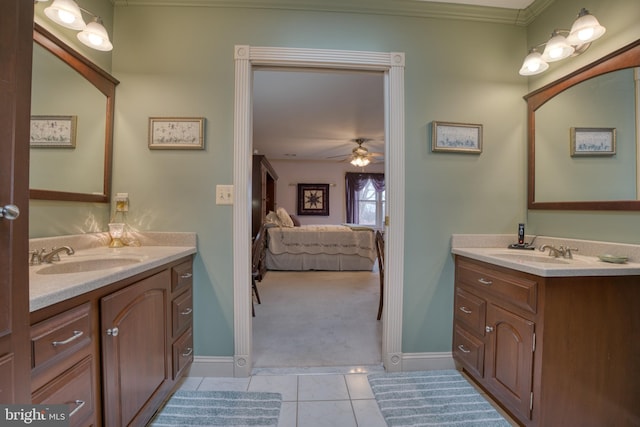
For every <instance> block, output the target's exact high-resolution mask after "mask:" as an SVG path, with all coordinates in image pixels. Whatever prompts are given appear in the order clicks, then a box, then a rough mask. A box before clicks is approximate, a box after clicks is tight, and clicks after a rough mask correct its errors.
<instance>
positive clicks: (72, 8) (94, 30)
mask: <svg viewBox="0 0 640 427" xmlns="http://www.w3.org/2000/svg"><path fill="white" fill-rule="evenodd" d="M37 1H47V0H37ZM82 12H84V13H86V14H87V15H90V16H91V17H92V18H93V20H92V21H91V22H89V24H86V23H85V22H84V19H83V18H82ZM44 14H45V15H46V16H47V18H49V19H51V20H52V21H53V22H55V23H56V24H59V25H62V26H63V27H65V28H69V29H71V30H76V31H80V32H79V33H78V40H80V41H81V42H82V44H84V45H86V46H89V47H90V48H92V49H96V50H101V51H110V50H112V49H113V45H112V44H111V41H110V40H109V34H107V30H106V29H105V28H104V25H102V19H100V17H99V16H97V15H94V14H93V13H91V12H89V11H88V10H86V9H83V8H81V7H80V6H78V4H77V3H76V2H75V1H74V0H53V2H52V3H51V5H50V6H49V7H47V8H45V10H44Z"/></svg>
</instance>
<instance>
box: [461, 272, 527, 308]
mask: <svg viewBox="0 0 640 427" xmlns="http://www.w3.org/2000/svg"><path fill="white" fill-rule="evenodd" d="M456 280H457V281H459V282H460V283H461V284H463V285H467V286H470V287H472V288H473V289H477V290H478V291H479V292H486V293H489V294H491V295H494V296H497V297H500V298H502V299H503V300H505V301H507V302H509V303H510V304H513V305H515V306H517V307H520V308H523V309H525V310H527V311H530V312H532V313H535V312H536V309H537V301H538V292H537V291H538V283H537V282H536V281H534V280H529V279H527V278H525V277H521V276H519V275H515V274H508V273H506V272H503V271H500V270H497V269H493V268H491V267H490V266H489V265H488V264H482V265H480V264H475V263H471V262H468V261H466V260H464V259H460V260H459V261H458V262H457V267H456Z"/></svg>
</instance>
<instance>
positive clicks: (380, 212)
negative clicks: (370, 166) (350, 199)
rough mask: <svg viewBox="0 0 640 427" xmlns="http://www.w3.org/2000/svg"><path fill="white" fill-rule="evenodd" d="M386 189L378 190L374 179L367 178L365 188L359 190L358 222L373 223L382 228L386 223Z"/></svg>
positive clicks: (374, 225)
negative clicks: (374, 184)
mask: <svg viewBox="0 0 640 427" xmlns="http://www.w3.org/2000/svg"><path fill="white" fill-rule="evenodd" d="M384 192H385V191H384V190H381V191H377V190H376V188H375V187H374V186H373V181H371V180H370V179H368V180H367V183H366V184H365V186H364V188H362V190H360V191H358V193H357V196H356V197H357V199H358V221H357V224H362V225H371V226H373V227H376V228H382V227H383V224H384V211H385V203H384Z"/></svg>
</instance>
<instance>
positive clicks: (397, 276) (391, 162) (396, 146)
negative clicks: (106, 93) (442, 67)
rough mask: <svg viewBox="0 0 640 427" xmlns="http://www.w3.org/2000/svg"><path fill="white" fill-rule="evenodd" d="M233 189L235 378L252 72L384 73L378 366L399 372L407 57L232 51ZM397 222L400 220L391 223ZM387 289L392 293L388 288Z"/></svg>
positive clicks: (243, 333)
mask: <svg viewBox="0 0 640 427" xmlns="http://www.w3.org/2000/svg"><path fill="white" fill-rule="evenodd" d="M234 53H235V64H236V69H235V76H236V82H235V119H234V147H235V149H234V187H235V194H236V202H235V206H234V211H233V255H234V266H233V269H234V375H235V376H237V377H246V376H249V375H250V374H251V369H252V359H251V350H252V317H251V281H250V274H249V272H250V264H251V263H250V239H247V236H249V235H250V233H251V232H250V224H251V218H250V216H251V209H250V200H251V196H250V194H249V191H248V189H249V188H250V183H249V179H250V177H251V154H252V130H253V128H252V90H251V76H252V72H253V67H254V66H276V67H310V68H339V69H340V68H341V69H345V70H347V69H349V70H363V71H382V72H383V73H384V75H385V78H384V82H385V141H387V143H388V149H387V154H388V156H387V157H386V159H385V176H386V177H388V183H387V185H388V189H389V200H388V201H387V204H388V206H387V212H388V217H389V221H387V224H386V235H387V242H386V247H387V263H386V264H387V265H386V269H385V282H386V285H385V310H384V313H383V318H382V322H383V332H382V360H383V365H384V366H385V368H386V370H387V371H400V370H402V353H401V351H402V348H401V341H402V290H403V289H402V287H403V262H404V246H403V241H402V240H403V236H404V225H403V223H402V218H403V217H404V174H403V171H404V54H403V53H395V52H391V53H388V52H387V53H385V52H355V51H337V50H319V49H293V48H268V47H253V46H236V47H235V49H234ZM394 218H397V220H396V221H394ZM389 283H391V284H393V286H388V284H389Z"/></svg>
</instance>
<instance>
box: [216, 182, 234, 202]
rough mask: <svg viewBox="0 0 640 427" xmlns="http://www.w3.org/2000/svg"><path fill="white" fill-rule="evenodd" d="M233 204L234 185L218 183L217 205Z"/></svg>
mask: <svg viewBox="0 0 640 427" xmlns="http://www.w3.org/2000/svg"><path fill="white" fill-rule="evenodd" d="M232 204H233V185H216V205H232Z"/></svg>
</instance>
